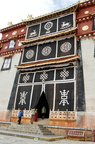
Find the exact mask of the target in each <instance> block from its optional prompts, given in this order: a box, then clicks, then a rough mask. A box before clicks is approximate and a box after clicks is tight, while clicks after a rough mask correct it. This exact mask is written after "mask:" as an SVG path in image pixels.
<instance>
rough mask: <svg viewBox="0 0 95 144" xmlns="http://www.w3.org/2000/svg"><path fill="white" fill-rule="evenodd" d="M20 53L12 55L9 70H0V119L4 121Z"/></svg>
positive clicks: (1, 59)
mask: <svg viewBox="0 0 95 144" xmlns="http://www.w3.org/2000/svg"><path fill="white" fill-rule="evenodd" d="M20 56H21V53H16V54H14V55H13V56H12V63H11V68H10V69H9V70H4V71H1V70H0V121H6V119H7V117H8V116H7V114H8V111H7V107H8V103H9V100H10V95H11V91H12V88H13V83H14V79H15V75H16V72H17V69H16V68H15V65H18V63H19V60H20ZM3 62H4V58H3V57H0V69H1V67H2V65H3Z"/></svg>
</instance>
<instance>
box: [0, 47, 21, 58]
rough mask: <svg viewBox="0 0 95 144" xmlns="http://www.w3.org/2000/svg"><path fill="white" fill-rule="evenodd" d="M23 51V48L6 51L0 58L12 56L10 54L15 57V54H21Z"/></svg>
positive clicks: (0, 54)
mask: <svg viewBox="0 0 95 144" xmlns="http://www.w3.org/2000/svg"><path fill="white" fill-rule="evenodd" d="M22 51H23V49H22V48H17V49H11V50H6V51H4V52H0V57H1V56H6V55H10V54H12V55H13V54H14V53H19V52H22Z"/></svg>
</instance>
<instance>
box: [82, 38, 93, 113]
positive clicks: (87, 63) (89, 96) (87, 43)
mask: <svg viewBox="0 0 95 144" xmlns="http://www.w3.org/2000/svg"><path fill="white" fill-rule="evenodd" d="M94 44H95V42H94V40H93V39H91V38H86V39H82V40H81V47H82V58H83V73H84V86H85V96H86V97H85V98H86V112H88V113H89V112H90V114H91V113H93V112H94V113H95V57H94V47H95V46H94Z"/></svg>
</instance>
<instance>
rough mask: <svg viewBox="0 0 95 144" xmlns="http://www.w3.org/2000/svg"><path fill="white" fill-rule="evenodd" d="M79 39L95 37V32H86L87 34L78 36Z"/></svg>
mask: <svg viewBox="0 0 95 144" xmlns="http://www.w3.org/2000/svg"><path fill="white" fill-rule="evenodd" d="M76 36H77V38H79V39H81V38H84V37H85V38H86V37H95V30H94V31H91V32H86V33H85V34H84V33H83V34H77V35H76Z"/></svg>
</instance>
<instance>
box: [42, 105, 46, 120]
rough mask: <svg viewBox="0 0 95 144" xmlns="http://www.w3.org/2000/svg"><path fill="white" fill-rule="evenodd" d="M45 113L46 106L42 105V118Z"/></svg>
mask: <svg viewBox="0 0 95 144" xmlns="http://www.w3.org/2000/svg"><path fill="white" fill-rule="evenodd" d="M45 115H46V108H45V106H43V107H42V119H44V118H45Z"/></svg>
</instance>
